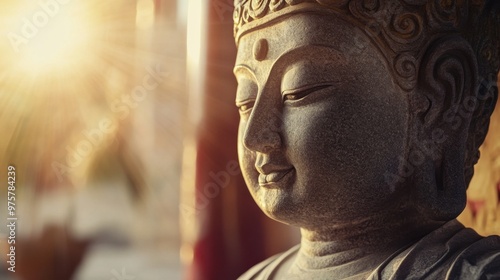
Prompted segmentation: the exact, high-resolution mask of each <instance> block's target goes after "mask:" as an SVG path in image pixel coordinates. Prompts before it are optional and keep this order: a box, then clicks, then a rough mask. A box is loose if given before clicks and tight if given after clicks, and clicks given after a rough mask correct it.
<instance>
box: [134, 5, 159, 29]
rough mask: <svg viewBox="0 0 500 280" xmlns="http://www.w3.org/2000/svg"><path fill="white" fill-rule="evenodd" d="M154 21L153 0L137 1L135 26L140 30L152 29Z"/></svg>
mask: <svg viewBox="0 0 500 280" xmlns="http://www.w3.org/2000/svg"><path fill="white" fill-rule="evenodd" d="M154 20H155V6H154V2H153V0H138V1H137V14H136V17H135V24H136V26H137V27H138V28H140V29H147V28H151V27H153V24H154Z"/></svg>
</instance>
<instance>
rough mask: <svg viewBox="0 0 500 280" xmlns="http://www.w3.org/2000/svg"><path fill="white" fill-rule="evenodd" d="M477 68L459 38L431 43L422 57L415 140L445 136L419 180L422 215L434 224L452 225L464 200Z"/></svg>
mask: <svg viewBox="0 0 500 280" xmlns="http://www.w3.org/2000/svg"><path fill="white" fill-rule="evenodd" d="M477 77H478V66H477V62H476V57H475V55H474V52H473V50H472V48H471V47H470V45H469V44H468V43H467V42H466V41H465V40H464V39H463V38H461V37H459V36H448V37H443V38H440V39H439V40H437V41H434V42H433V43H431V44H430V45H429V47H428V49H427V51H426V53H425V54H424V56H423V57H422V60H421V67H420V72H419V82H418V86H417V90H416V91H415V93H414V95H413V96H412V97H411V102H410V103H411V104H412V106H413V107H414V108H412V111H413V112H414V124H413V125H414V127H413V135H414V137H416V138H417V139H420V141H422V140H427V139H422V138H423V137H428V136H429V135H434V134H435V133H436V132H437V131H439V132H440V133H442V134H443V137H441V139H444V140H443V141H441V142H439V143H433V144H435V145H436V146H437V149H436V154H434V155H433V156H432V158H429V159H428V160H427V161H426V163H425V164H424V165H425V167H423V168H421V169H422V170H420V172H419V173H420V174H418V175H417V178H416V180H417V181H418V183H417V185H416V186H415V188H416V190H415V191H416V199H417V201H418V202H417V203H418V205H419V208H420V210H421V211H423V212H425V213H426V215H427V216H429V217H430V218H432V219H434V220H450V219H453V218H455V217H456V216H457V215H458V214H460V212H461V211H462V209H463V207H464V206H465V200H466V193H465V192H466V181H465V178H464V169H465V163H466V150H467V146H468V145H467V139H468V134H469V126H470V122H471V119H472V115H473V112H474V108H470V104H469V103H470V102H471V100H474V99H476V98H477V97H476V96H477V79H478V78H477Z"/></svg>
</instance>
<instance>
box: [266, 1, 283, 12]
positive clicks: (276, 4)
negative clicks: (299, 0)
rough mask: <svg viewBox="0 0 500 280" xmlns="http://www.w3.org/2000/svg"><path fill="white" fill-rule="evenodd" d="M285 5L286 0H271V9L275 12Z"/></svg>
mask: <svg viewBox="0 0 500 280" xmlns="http://www.w3.org/2000/svg"><path fill="white" fill-rule="evenodd" d="M283 5H285V0H271V2H270V3H269V9H270V10H271V11H273V12H275V11H278V10H280V9H281V8H283Z"/></svg>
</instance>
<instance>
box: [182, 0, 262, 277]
mask: <svg viewBox="0 0 500 280" xmlns="http://www.w3.org/2000/svg"><path fill="white" fill-rule="evenodd" d="M193 2H199V1H194V0H192V2H191V3H193ZM196 4H199V5H200V6H203V7H204V11H202V12H204V13H205V15H206V20H203V21H202V22H201V25H200V26H201V27H202V28H201V30H202V31H201V32H205V33H206V34H205V36H202V35H203V34H195V32H194V31H193V29H191V28H190V27H189V25H190V24H191V22H190V21H192V20H194V21H196V20H197V19H198V17H197V16H196V15H194V16H193V15H190V16H189V18H188V30H189V31H188V32H189V33H188V46H187V47H188V86H189V87H190V92H191V93H190V103H189V110H195V111H194V112H192V113H191V115H190V117H191V120H192V121H193V122H194V127H195V131H193V135H195V141H194V142H192V143H191V144H190V143H189V140H188V141H187V142H186V143H187V144H186V145H187V146H186V150H185V156H184V170H183V173H184V174H183V191H182V192H183V194H182V198H181V213H182V214H181V224H182V225H183V237H184V245H183V250H182V254H183V259H184V260H185V261H189V264H188V268H187V269H188V271H187V277H186V278H187V279H196V280H198V279H214V280H224V279H236V278H237V277H238V276H239V275H241V274H242V273H243V272H244V271H246V270H247V269H248V268H249V267H251V266H252V265H254V264H255V263H257V262H259V261H261V260H263V259H265V258H266V254H265V246H264V226H263V223H262V220H263V219H265V218H264V215H263V214H262V213H261V211H260V210H259V209H258V208H257V206H256V205H255V203H254V202H253V200H252V198H251V196H250V195H249V193H248V190H247V188H246V186H245V183H244V181H243V178H242V177H241V172H240V169H239V165H238V157H237V149H236V138H237V129H238V121H239V116H238V112H237V109H236V107H235V105H234V99H235V92H236V87H237V84H236V80H235V78H234V76H233V73H232V69H233V66H234V61H235V57H236V47H235V43H234V39H233V21H232V11H233V5H232V1H231V0H227V1H226V0H224V1H222V0H210V1H209V2H208V3H207V4H204V5H201V4H200V3H196ZM196 4H195V5H196ZM191 8H193V7H190V9H191ZM198 8H199V6H196V7H194V9H198ZM194 29H196V28H194ZM204 29H205V30H204ZM193 32H194V33H193ZM193 36H195V37H196V36H198V37H197V39H193ZM197 40H201V41H197ZM197 47H199V48H200V50H199V52H200V53H198V54H196V53H195V54H193V53H191V54H189V52H196V48H197ZM189 56H191V57H189ZM193 56H194V57H196V56H198V59H199V61H195V62H193ZM200 81H203V82H202V84H201V85H199V86H197V85H196V84H197V83H200ZM197 88H199V91H197ZM189 145H191V146H192V147H189ZM191 160H194V161H195V162H196V166H191V167H190V166H189V164H190V161H191ZM189 168H193V169H195V179H194V181H193V180H192V178H191V177H190V174H193V173H191V172H190V171H189ZM193 175H194V174H193ZM190 184H194V185H195V188H194V189H191V188H193V187H192V185H190ZM190 198H193V199H192V201H190Z"/></svg>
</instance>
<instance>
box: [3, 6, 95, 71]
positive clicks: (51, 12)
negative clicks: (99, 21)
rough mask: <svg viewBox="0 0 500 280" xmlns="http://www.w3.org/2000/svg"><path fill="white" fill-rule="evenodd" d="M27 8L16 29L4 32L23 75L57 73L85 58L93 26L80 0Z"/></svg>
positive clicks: (72, 66)
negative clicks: (27, 10)
mask: <svg viewBox="0 0 500 280" xmlns="http://www.w3.org/2000/svg"><path fill="white" fill-rule="evenodd" d="M52 3H53V4H52V5H51V6H42V5H40V6H38V7H35V9H34V11H33V9H29V11H30V13H28V14H26V15H23V16H19V17H18V18H21V21H20V24H19V27H18V28H17V30H16V32H10V33H9V34H8V36H9V39H10V43H11V45H12V47H13V49H14V50H15V52H16V54H17V55H18V59H17V60H16V61H17V66H18V68H19V70H20V71H22V72H23V73H25V74H26V75H29V74H34V75H41V74H54V73H57V74H61V73H64V72H65V71H69V70H71V69H75V66H76V67H78V65H79V64H81V63H83V62H84V61H85V55H86V53H87V51H88V48H89V45H90V43H91V41H92V40H91V38H92V36H91V33H92V31H93V27H92V26H91V21H90V20H89V19H88V17H86V15H87V13H86V12H87V11H86V9H85V6H83V5H82V4H81V3H82V2H81V1H74V2H71V3H69V4H66V5H65V6H63V5H61V4H58V2H56V1H53V2H52Z"/></svg>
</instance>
